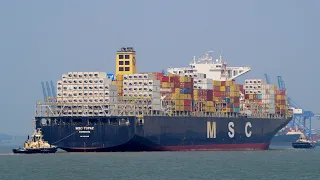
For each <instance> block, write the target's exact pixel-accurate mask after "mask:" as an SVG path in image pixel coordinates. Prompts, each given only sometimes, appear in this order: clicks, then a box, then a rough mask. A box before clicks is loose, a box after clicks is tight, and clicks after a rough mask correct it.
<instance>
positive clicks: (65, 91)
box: [57, 72, 118, 116]
mask: <svg viewBox="0 0 320 180" xmlns="http://www.w3.org/2000/svg"><path fill="white" fill-rule="evenodd" d="M117 101H118V99H117V91H116V86H114V85H112V84H111V79H108V78H107V77H106V73H103V72H68V74H63V75H62V80H59V81H57V103H58V104H62V103H63V104H65V105H67V106H69V105H70V106H71V104H72V106H74V104H76V108H72V109H71V107H68V108H66V109H65V110H64V112H62V113H63V115H71V114H72V115H84V116H85V115H86V114H90V115H92V114H95V115H101V116H102V115H104V114H105V113H106V114H109V113H110V111H109V110H110V109H112V108H113V107H114V104H115V103H116V102H117ZM93 104H109V105H108V106H107V107H104V109H103V110H102V109H101V108H100V109H99V108H94V107H92V105H93ZM88 105H89V106H88ZM84 106H88V107H89V108H84ZM84 109H85V110H84Z"/></svg>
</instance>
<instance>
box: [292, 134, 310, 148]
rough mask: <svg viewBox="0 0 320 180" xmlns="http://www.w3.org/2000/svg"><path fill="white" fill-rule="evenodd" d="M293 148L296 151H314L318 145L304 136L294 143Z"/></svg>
mask: <svg viewBox="0 0 320 180" xmlns="http://www.w3.org/2000/svg"><path fill="white" fill-rule="evenodd" d="M292 147H293V148H296V149H313V148H315V147H316V143H315V142H313V141H310V140H308V139H307V138H306V137H305V136H304V135H302V136H300V138H299V139H298V140H297V141H296V142H293V143H292Z"/></svg>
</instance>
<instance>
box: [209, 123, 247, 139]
mask: <svg viewBox="0 0 320 180" xmlns="http://www.w3.org/2000/svg"><path fill="white" fill-rule="evenodd" d="M251 128H252V124H251V122H246V125H245V127H244V132H245V134H246V136H247V137H251V135H252V131H251V130H250V129H251ZM228 130H229V131H228V136H229V137H230V138H234V135H235V130H234V122H232V121H231V122H229V123H228ZM207 138H209V139H212V138H217V123H216V122H214V121H213V122H210V121H207Z"/></svg>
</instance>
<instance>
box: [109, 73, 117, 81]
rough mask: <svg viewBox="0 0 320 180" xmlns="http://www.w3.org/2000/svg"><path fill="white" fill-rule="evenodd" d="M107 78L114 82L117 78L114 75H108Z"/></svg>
mask: <svg viewBox="0 0 320 180" xmlns="http://www.w3.org/2000/svg"><path fill="white" fill-rule="evenodd" d="M107 78H108V79H111V80H112V81H114V80H116V76H115V75H114V74H107Z"/></svg>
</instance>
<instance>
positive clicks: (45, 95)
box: [41, 82, 48, 102]
mask: <svg viewBox="0 0 320 180" xmlns="http://www.w3.org/2000/svg"><path fill="white" fill-rule="evenodd" d="M41 86H42V93H43V98H44V102H46V100H47V97H48V96H47V92H46V88H45V86H44V83H43V82H41Z"/></svg>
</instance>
